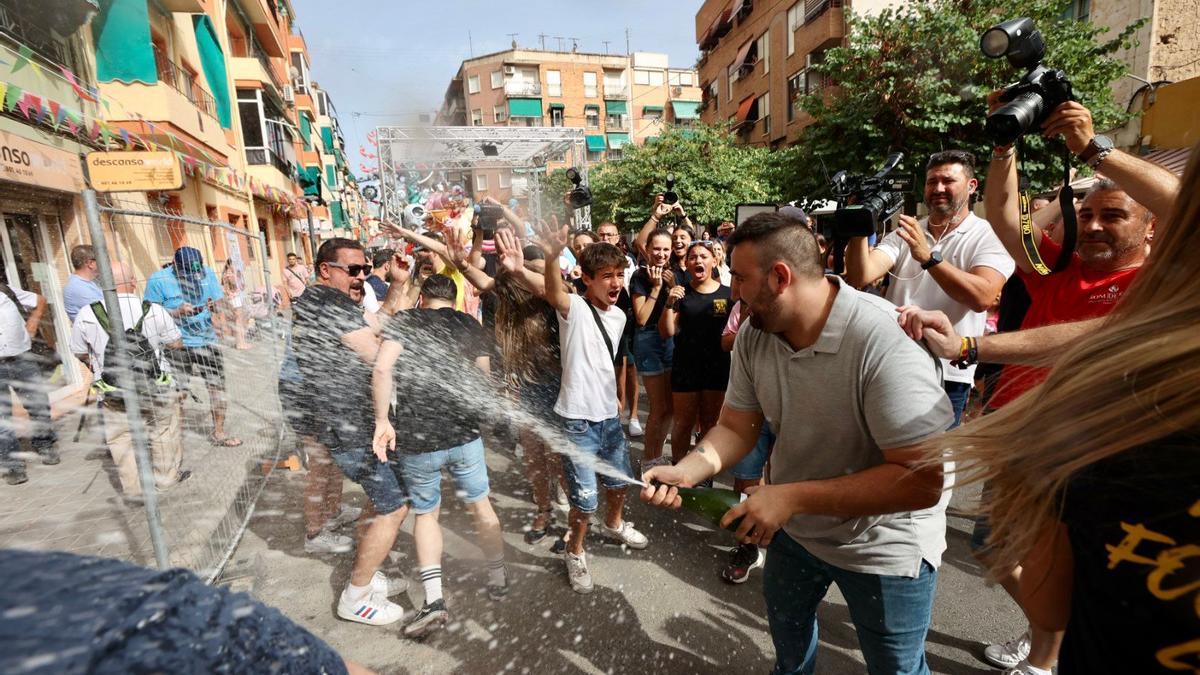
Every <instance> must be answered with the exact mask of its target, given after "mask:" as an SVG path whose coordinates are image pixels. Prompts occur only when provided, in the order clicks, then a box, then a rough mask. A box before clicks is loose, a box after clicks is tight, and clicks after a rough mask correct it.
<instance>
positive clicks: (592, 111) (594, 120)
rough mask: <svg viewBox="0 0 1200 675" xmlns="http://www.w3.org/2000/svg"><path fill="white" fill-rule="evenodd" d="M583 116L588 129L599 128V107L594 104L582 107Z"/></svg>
mask: <svg viewBox="0 0 1200 675" xmlns="http://www.w3.org/2000/svg"><path fill="white" fill-rule="evenodd" d="M583 116H584V118H585V119H586V120H587V128H589V129H599V128H600V109H599V108H597V107H596V106H591V105H590V106H588V107H587V108H584V110H583Z"/></svg>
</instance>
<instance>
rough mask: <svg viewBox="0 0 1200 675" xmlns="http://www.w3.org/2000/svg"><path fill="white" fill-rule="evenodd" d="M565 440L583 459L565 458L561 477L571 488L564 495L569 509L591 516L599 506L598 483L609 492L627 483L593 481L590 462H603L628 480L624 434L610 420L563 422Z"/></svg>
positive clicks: (608, 479) (616, 420) (617, 422)
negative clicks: (566, 439) (562, 476)
mask: <svg viewBox="0 0 1200 675" xmlns="http://www.w3.org/2000/svg"><path fill="white" fill-rule="evenodd" d="M563 428H564V429H566V432H567V438H568V439H570V440H571V443H573V444H574V445H575V447H576V448H577V449H578V450H580V451H581V452H582V453H583V455H584V456H583V457H580V458H576V457H567V461H566V462H565V463H563V473H564V474H565V475H566V478H567V485H568V486H569V487H570V488H571V489H570V494H568V495H567V497H568V501H570V502H571V506H572V507H573V508H574V509H575V510H577V511H581V512H583V513H595V512H596V509H597V508H598V507H599V506H600V495H599V485H598V482H597V480H598V481H599V482H601V483H604V487H606V488H608V489H609V490H618V489H621V488H623V487H625V486H627V485H629V483H626V482H625V481H623V480H621V479H620V478H616V477H614V476H605V475H603V474H601V475H600V477H599V479H597V475H596V469H595V467H594V464H593V462H594V460H597V459H598V460H600V461H603V462H607V463H608V464H609V465H610V466H612V467H613V468H615V469H616V470H617V471H620V472H621V473H623V474H625V475H626V476H628V475H629V474H630V473H631V472H632V471H633V469H632V468H631V467H630V465H629V446H627V445H626V444H625V431H624V430H623V429H621V418H620V417H610V418H609V419H606V420H604V421H603V422H589V421H587V420H570V419H569V420H564V421H563Z"/></svg>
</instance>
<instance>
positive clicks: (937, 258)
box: [921, 251, 942, 270]
mask: <svg viewBox="0 0 1200 675" xmlns="http://www.w3.org/2000/svg"><path fill="white" fill-rule="evenodd" d="M940 262H942V252H941V251H934V252H932V253H930V254H929V260H926V261H925V262H923V263H921V269H923V270H927V269H929V268H930V267H933V266H934V265H937V264H938V263H940Z"/></svg>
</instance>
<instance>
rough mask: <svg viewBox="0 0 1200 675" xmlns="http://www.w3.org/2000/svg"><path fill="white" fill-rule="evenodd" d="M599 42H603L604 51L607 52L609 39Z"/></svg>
mask: <svg viewBox="0 0 1200 675" xmlns="http://www.w3.org/2000/svg"><path fill="white" fill-rule="evenodd" d="M601 42H603V43H604V53H605V54H607V53H608V45H610V44H612V43H611V41H609V40H601Z"/></svg>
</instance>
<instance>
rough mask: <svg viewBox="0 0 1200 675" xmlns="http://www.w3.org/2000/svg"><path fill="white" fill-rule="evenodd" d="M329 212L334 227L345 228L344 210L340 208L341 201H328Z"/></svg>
mask: <svg viewBox="0 0 1200 675" xmlns="http://www.w3.org/2000/svg"><path fill="white" fill-rule="evenodd" d="M329 213H330V215H331V216H332V217H333V227H334V228H346V227H348V225H347V224H346V212H345V211H343V210H342V203H341V202H329Z"/></svg>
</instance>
